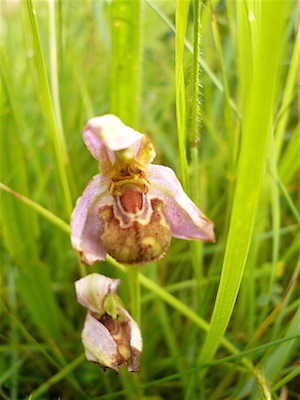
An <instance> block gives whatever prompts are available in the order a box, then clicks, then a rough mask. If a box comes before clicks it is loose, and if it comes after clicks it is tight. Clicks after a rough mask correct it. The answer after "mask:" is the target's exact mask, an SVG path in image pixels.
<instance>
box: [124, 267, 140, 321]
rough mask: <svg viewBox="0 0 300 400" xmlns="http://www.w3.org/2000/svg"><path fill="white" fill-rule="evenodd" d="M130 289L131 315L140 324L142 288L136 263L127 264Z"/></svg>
mask: <svg viewBox="0 0 300 400" xmlns="http://www.w3.org/2000/svg"><path fill="white" fill-rule="evenodd" d="M126 271H127V277H128V283H129V291H130V304H131V316H132V318H133V319H134V320H135V321H136V322H137V323H138V324H139V325H140V322H141V290H140V279H139V267H137V266H135V265H133V266H132V265H128V266H126Z"/></svg>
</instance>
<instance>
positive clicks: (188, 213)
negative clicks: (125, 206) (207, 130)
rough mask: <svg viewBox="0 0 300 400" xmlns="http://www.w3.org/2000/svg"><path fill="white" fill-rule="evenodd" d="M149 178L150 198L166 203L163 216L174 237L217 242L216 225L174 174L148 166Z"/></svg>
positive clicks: (164, 168) (158, 167) (168, 170)
mask: <svg viewBox="0 0 300 400" xmlns="http://www.w3.org/2000/svg"><path fill="white" fill-rule="evenodd" d="M147 174H148V175H147V177H148V179H149V182H150V190H149V192H148V195H149V196H150V197H152V198H155V197H156V198H159V199H163V200H164V201H165V209H164V214H165V217H166V220H167V222H168V223H169V225H170V228H171V233H172V236H174V237H177V238H179V239H188V240H189V239H197V240H204V241H211V242H212V241H214V239H215V237H214V231H213V227H214V226H213V223H212V222H211V221H210V220H209V219H208V218H207V217H206V216H205V215H204V214H203V213H202V212H201V211H200V210H199V208H198V207H197V206H196V205H195V204H194V203H193V202H192V200H190V198H189V197H188V196H187V195H186V194H185V192H184V191H183V189H182V186H181V184H180V182H179V181H178V179H177V177H176V175H175V173H174V172H173V170H172V169H171V168H168V167H164V166H162V165H149V167H148V172H147Z"/></svg>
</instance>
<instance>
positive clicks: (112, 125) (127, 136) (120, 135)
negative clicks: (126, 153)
mask: <svg viewBox="0 0 300 400" xmlns="http://www.w3.org/2000/svg"><path fill="white" fill-rule="evenodd" d="M142 137H143V135H142V134H141V133H139V132H137V131H135V130H134V129H132V128H129V127H128V126H126V125H125V124H123V122H122V121H121V120H120V119H119V118H117V117H116V116H114V115H111V114H106V115H102V116H101V117H94V118H91V119H90V120H89V121H88V123H87V126H86V127H85V129H84V132H83V139H84V141H85V144H86V145H87V148H88V149H89V150H90V152H91V153H92V155H93V157H95V158H96V159H97V160H99V161H104V160H105V152H104V150H106V151H107V154H108V158H109V159H110V161H111V163H112V164H113V162H114V159H115V157H114V154H113V153H114V152H115V151H119V150H124V149H127V148H128V147H130V146H131V145H133V144H134V143H135V142H139V141H140V140H141V139H142ZM138 147H139V146H138Z"/></svg>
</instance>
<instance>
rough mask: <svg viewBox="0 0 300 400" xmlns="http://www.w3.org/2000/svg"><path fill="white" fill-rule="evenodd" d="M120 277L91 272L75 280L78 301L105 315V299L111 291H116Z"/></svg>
mask: <svg viewBox="0 0 300 400" xmlns="http://www.w3.org/2000/svg"><path fill="white" fill-rule="evenodd" d="M119 284H120V281H119V279H111V278H108V277H106V276H104V275H100V274H96V273H94V274H89V275H87V276H85V277H84V278H81V279H79V280H78V281H76V282H75V289H76V295H77V301H78V303H80V304H81V305H82V306H84V307H86V308H88V309H89V310H90V311H93V312H96V313H99V314H100V315H103V314H105V313H106V310H105V307H104V305H105V299H106V297H107V295H108V294H109V293H115V292H116V290H117V287H118V285H119Z"/></svg>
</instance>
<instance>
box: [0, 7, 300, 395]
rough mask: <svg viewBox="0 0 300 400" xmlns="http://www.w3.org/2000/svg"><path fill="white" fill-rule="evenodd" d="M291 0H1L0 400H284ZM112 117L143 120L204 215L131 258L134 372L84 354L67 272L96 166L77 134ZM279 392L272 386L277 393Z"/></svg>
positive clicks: (289, 321)
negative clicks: (201, 230) (138, 352)
mask: <svg viewBox="0 0 300 400" xmlns="http://www.w3.org/2000/svg"><path fill="white" fill-rule="evenodd" d="M299 15H300V13H299V5H298V4H297V2H295V1H284V0H278V1H272V0H270V1H268V0H264V1H259V0H257V1H251V0H244V1H242V0H241V1H215V0H211V1H204V2H201V1H199V0H194V1H185V0H184V1H183V0H178V1H177V2H176V1H175V0H174V1H173V0H168V1H166V0H164V1H157V0H151V1H150V0H141V1H137V0H132V1H124V0H122V1H121V0H112V1H106V0H102V1H100V0H95V1H93V0H85V1H75V0H67V1H62V0H57V1H53V0H49V1H46V0H45V1H34V2H32V0H22V1H13V0H2V1H1V78H2V88H1V160H0V162H1V184H0V188H1V204H0V213H1V237H2V242H1V281H0V282H1V304H0V311H1V318H0V326H1V331H0V332H1V333H0V352H1V363H0V396H2V397H3V399H11V400H15V399H51V400H52V399H58V398H61V399H64V400H65V399H102V398H103V399H104V398H107V399H109V398H116V399H149V400H160V399H167V400H168V399H172V400H173V399H174V400H176V399H178V400H183V399H184V400H198V399H199V400H217V399H250V400H256V399H278V398H280V399H283V398H288V399H297V398H298V397H297V392H298V391H299V384H298V387H297V378H299V376H298V377H297V375H299V372H300V367H299V361H297V350H298V351H299V334H300V332H299V330H300V315H299V280H298V275H299V269H300V266H299V231H298V229H299V222H300V216H299V211H298V210H297V207H298V205H299V163H300V157H299V141H300V137H299V136H300V125H299V60H300V33H299ZM107 112H112V113H115V114H116V115H118V116H119V117H121V118H122V120H123V121H124V122H126V123H127V124H129V125H131V126H132V127H134V128H136V129H138V130H140V131H142V132H146V133H148V134H149V135H150V136H151V138H152V140H153V142H154V144H155V148H156V152H157V157H156V159H155V163H157V164H164V165H168V166H170V167H172V168H173V169H174V170H175V171H176V173H177V174H178V176H179V178H180V180H181V182H182V184H183V186H184V187H185V189H186V191H187V192H188V193H189V194H190V196H191V197H192V198H193V200H194V201H195V202H196V204H198V205H199V206H200V207H201V209H202V210H203V211H204V212H205V214H206V215H208V216H209V218H210V219H212V220H213V221H214V223H215V231H216V237H217V241H216V243H215V244H199V243H196V242H186V241H182V240H176V239H173V241H172V245H171V248H170V250H169V252H168V254H167V255H166V257H165V258H164V259H162V260H161V261H159V262H157V263H153V264H150V265H146V266H143V267H141V268H140V270H139V276H138V279H139V282H140V284H141V298H140V299H141V310H140V312H141V329H142V334H143V340H144V349H143V353H142V356H141V369H140V371H139V372H138V373H136V374H130V373H128V372H127V371H126V370H125V369H124V370H123V369H122V370H121V371H120V374H119V375H116V373H115V372H113V371H106V372H105V373H104V372H103V371H101V370H100V369H99V368H98V367H97V366H95V365H92V364H90V363H88V362H87V361H86V360H85V357H84V354H83V347H82V344H81V342H80V333H81V330H82V327H83V322H84V318H85V310H84V309H83V308H82V307H81V306H80V305H79V304H78V303H77V302H76V297H75V292H74V281H75V280H76V279H79V278H80V277H81V276H83V275H85V274H86V273H92V272H98V273H103V274H105V275H107V276H110V277H113V278H120V279H121V285H120V291H119V295H120V297H121V298H122V301H123V302H124V305H125V306H126V307H127V308H128V309H131V310H132V311H133V312H138V311H136V309H137V305H136V304H132V303H133V300H134V299H133V298H132V296H130V282H129V281H130V279H128V276H127V272H126V269H124V267H122V266H120V265H118V264H117V263H116V262H114V260H112V259H111V258H109V257H108V259H107V261H106V262H105V263H100V264H96V265H94V266H93V267H84V266H83V265H80V263H79V261H78V258H77V255H76V254H75V252H74V251H73V250H72V248H71V245H70V239H69V225H68V224H69V219H70V215H71V212H72V209H73V206H74V204H75V201H76V199H77V197H78V196H79V195H80V194H81V192H82V191H83V189H84V187H85V185H86V184H87V182H88V181H89V179H90V178H91V177H92V176H93V175H95V174H96V173H97V172H98V167H97V162H96V161H95V160H94V159H93V158H92V157H91V155H90V153H89V152H88V151H87V149H86V147H85V145H84V143H83V141H82V138H81V131H82V128H83V127H84V125H85V123H86V121H87V120H88V119H89V118H90V117H93V116H96V115H101V114H104V113H107ZM284 396H287V397H284Z"/></svg>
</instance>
